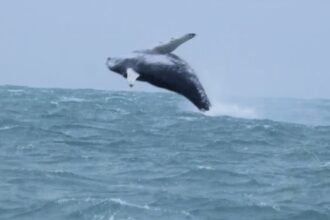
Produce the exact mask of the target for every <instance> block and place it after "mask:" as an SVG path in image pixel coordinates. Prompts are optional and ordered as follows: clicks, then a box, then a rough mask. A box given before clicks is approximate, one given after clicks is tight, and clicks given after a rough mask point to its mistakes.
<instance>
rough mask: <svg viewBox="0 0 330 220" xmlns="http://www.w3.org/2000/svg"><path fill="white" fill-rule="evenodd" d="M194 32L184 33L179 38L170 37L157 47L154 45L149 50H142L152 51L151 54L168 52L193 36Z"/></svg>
mask: <svg viewBox="0 0 330 220" xmlns="http://www.w3.org/2000/svg"><path fill="white" fill-rule="evenodd" d="M195 36H196V34H194V33H190V34H186V35H184V36H182V37H179V38H172V39H171V40H170V41H169V42H167V43H164V44H161V45H159V46H157V47H154V48H153V49H151V50H144V51H142V52H147V53H153V54H168V53H172V52H173V51H174V50H175V49H176V48H178V47H179V46H180V45H181V44H183V43H185V42H187V41H188V40H190V39H192V38H194V37H195Z"/></svg>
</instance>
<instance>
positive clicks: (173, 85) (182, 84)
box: [106, 33, 211, 111]
mask: <svg viewBox="0 0 330 220" xmlns="http://www.w3.org/2000/svg"><path fill="white" fill-rule="evenodd" d="M195 35H196V34H193V33H191V34H186V35H184V36H182V37H180V38H177V39H171V41H170V42H168V43H165V44H161V45H159V46H157V47H155V48H153V49H149V50H139V51H134V52H133V56H131V57H126V58H112V57H109V58H108V59H107V62H106V65H107V67H108V68H109V69H110V70H111V71H113V72H116V73H118V74H120V75H122V76H123V77H124V78H126V79H127V81H128V84H129V86H130V87H133V85H134V83H135V81H136V80H138V81H144V82H148V83H150V84H152V85H154V86H157V87H161V88H164V89H168V90H170V91H173V92H176V93H178V94H181V95H183V96H185V97H186V98H187V99H189V100H190V101H191V102H192V103H193V104H194V105H195V106H196V107H197V108H198V109H199V110H201V111H207V110H209V108H210V106H211V103H210V101H209V99H208V97H207V95H206V93H205V90H204V88H203V86H202V84H201V83H200V81H199V79H198V78H197V76H196V74H195V72H194V70H193V69H192V68H190V66H189V65H188V63H187V62H185V61H184V60H182V59H181V58H180V57H178V56H177V55H175V54H173V53H172V52H173V51H174V50H175V49H176V48H177V47H179V46H180V45H181V44H183V43H184V42H186V41H188V40H190V39H192V38H193V37H195Z"/></svg>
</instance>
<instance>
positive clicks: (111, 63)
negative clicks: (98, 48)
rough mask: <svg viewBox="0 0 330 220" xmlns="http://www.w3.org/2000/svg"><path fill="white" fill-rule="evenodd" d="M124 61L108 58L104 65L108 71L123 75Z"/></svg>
mask: <svg viewBox="0 0 330 220" xmlns="http://www.w3.org/2000/svg"><path fill="white" fill-rule="evenodd" d="M125 63H126V62H125V59H121V58H114V57H108V59H107V62H106V65H107V67H108V68H109V70H111V71H113V72H115V73H119V74H120V75H123V74H124V72H125V69H126V68H125Z"/></svg>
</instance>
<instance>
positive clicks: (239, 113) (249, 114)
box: [204, 102, 259, 119]
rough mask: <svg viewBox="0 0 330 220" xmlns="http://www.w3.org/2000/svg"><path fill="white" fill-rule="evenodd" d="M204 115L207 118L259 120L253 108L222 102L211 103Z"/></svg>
mask: <svg viewBox="0 0 330 220" xmlns="http://www.w3.org/2000/svg"><path fill="white" fill-rule="evenodd" d="M204 114H205V115H207V116H232V117H237V118H248V119H255V118H259V116H258V113H257V111H256V110H255V109H253V108H250V107H243V106H240V105H238V104H228V103H223V102H213V104H212V107H211V109H210V111H207V112H205V113H204Z"/></svg>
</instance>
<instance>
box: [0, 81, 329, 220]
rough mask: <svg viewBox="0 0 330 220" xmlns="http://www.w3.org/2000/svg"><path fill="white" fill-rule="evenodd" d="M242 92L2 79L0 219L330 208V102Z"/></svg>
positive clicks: (236, 217) (253, 215)
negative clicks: (221, 99) (229, 94)
mask: <svg viewBox="0 0 330 220" xmlns="http://www.w3.org/2000/svg"><path fill="white" fill-rule="evenodd" d="M238 102H240V104H239V105H238V104H226V105H224V104H215V108H216V109H215V110H213V111H212V112H210V113H208V114H206V115H204V114H201V113H199V112H196V111H195V110H191V109H192V108H193V107H192V106H191V105H190V104H189V103H187V102H186V100H184V99H182V98H180V97H178V96H177V95H174V94H168V93H131V92H109V91H95V90H58V89H31V88H24V87H12V86H2V87H0V108H1V109H0V110H1V111H0V219H48V220H52V219H89V220H93V219H94V220H102V219H106V220H119V219H131V220H133V219H143V220H145V219H166V220H168V219H215V220H219V219H226V220H227V219H233V220H240V219H242V220H247V219H251V220H252V219H253V220H258V219H260V220H265V219H274V220H275V219H297V220H298V219H299V220H304V219H306V220H311V219H330V126H329V125H330V101H327V100H295V99H254V100H240V101H237V100H236V101H233V103H238ZM241 105H243V106H245V107H242V106H241ZM221 114H229V115H232V116H239V117H246V119H243V118H238V117H228V116H221ZM248 118H250V119H248ZM262 118H264V119H262Z"/></svg>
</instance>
